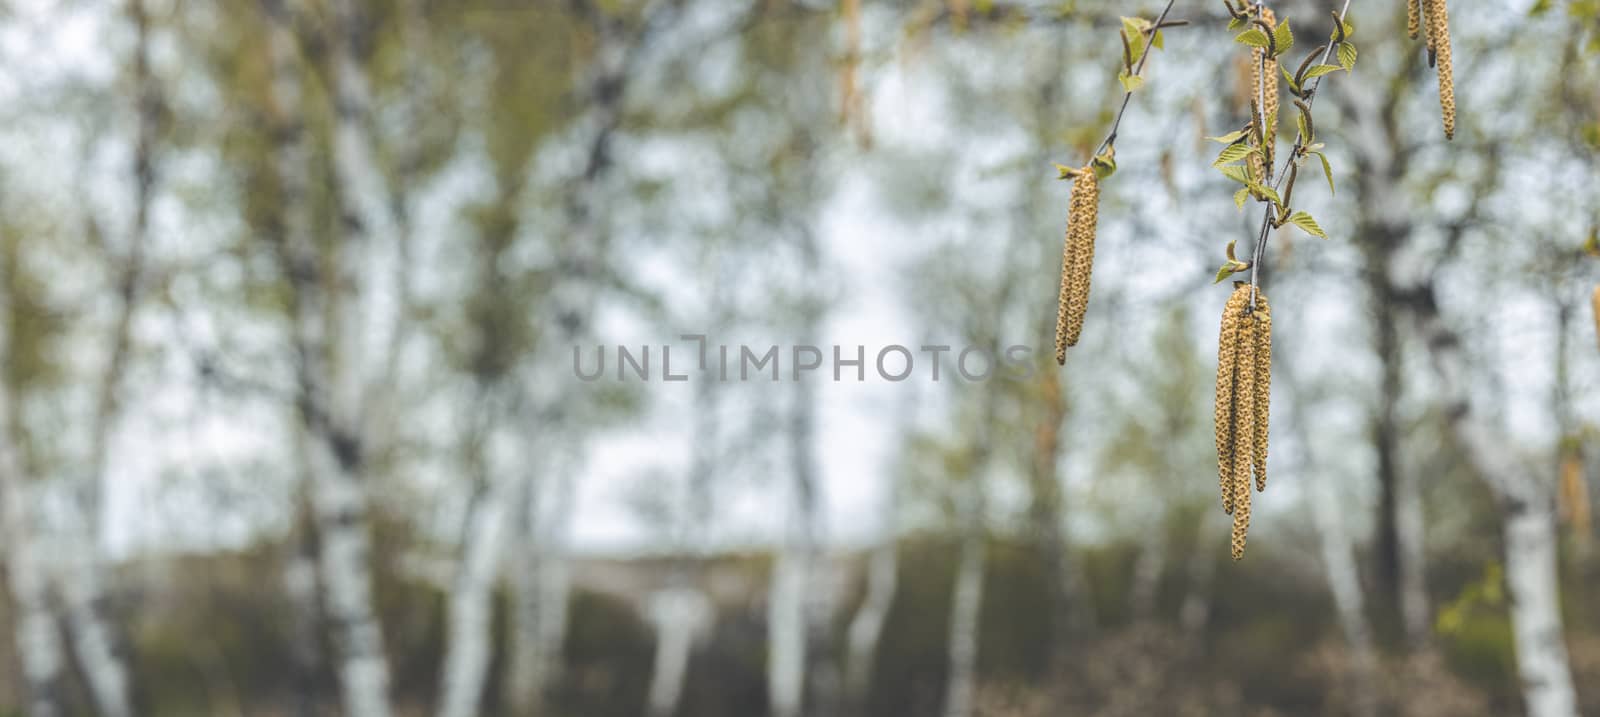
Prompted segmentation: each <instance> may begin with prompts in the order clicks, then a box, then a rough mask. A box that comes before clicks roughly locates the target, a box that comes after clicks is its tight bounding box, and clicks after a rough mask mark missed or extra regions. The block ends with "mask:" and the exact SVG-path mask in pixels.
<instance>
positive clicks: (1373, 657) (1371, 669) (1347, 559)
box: [1277, 360, 1380, 717]
mask: <svg viewBox="0 0 1600 717" xmlns="http://www.w3.org/2000/svg"><path fill="white" fill-rule="evenodd" d="M1287 363H1288V362H1287V361H1282V360H1280V361H1279V364H1280V368H1279V370H1278V372H1277V373H1278V375H1279V376H1280V377H1281V379H1280V381H1281V384H1280V385H1283V386H1285V388H1287V389H1288V390H1287V393H1288V394H1289V401H1288V411H1286V413H1287V414H1288V415H1287V418H1288V420H1287V421H1286V423H1287V424H1288V425H1289V429H1290V431H1291V433H1292V434H1293V437H1294V441H1293V443H1292V444H1291V445H1294V446H1295V447H1296V449H1297V452H1298V453H1299V455H1298V459H1299V460H1298V461H1296V463H1297V465H1299V466H1300V467H1301V468H1302V471H1303V472H1304V473H1306V474H1307V478H1309V479H1311V480H1312V481H1313V483H1312V486H1311V491H1310V492H1309V494H1308V495H1307V502H1308V503H1309V504H1310V506H1309V507H1310V509H1311V512H1312V517H1313V519H1314V520H1315V521H1316V526H1317V542H1318V544H1319V546H1320V547H1321V552H1322V569H1323V575H1324V576H1325V577H1326V578H1327V580H1328V592H1329V593H1330V594H1331V595H1332V596H1333V607H1334V610H1335V611H1336V612H1337V613H1338V616H1339V629H1340V631H1342V632H1343V633H1344V639H1345V643H1346V644H1347V645H1348V646H1349V648H1350V655H1351V663H1352V665H1351V666H1352V668H1353V670H1352V672H1353V674H1354V678H1353V680H1352V681H1351V683H1350V684H1348V685H1346V686H1345V687H1346V690H1345V691H1346V693H1348V694H1349V695H1350V698H1349V699H1350V703H1351V706H1352V712H1353V713H1354V714H1355V715H1357V717H1375V716H1376V715H1377V714H1378V695H1379V689H1380V684H1379V682H1378V671H1377V668H1378V655H1377V651H1376V648H1375V646H1374V643H1373V639H1372V638H1373V634H1372V625H1371V624H1370V623H1369V622H1368V621H1367V614H1366V604H1365V603H1366V600H1365V597H1364V595H1363V593H1362V590H1361V573H1360V571H1359V570H1358V569H1357V567H1356V548H1355V543H1354V541H1352V540H1351V539H1350V534H1349V532H1347V531H1346V530H1345V524H1344V522H1343V521H1344V516H1343V515H1341V514H1340V511H1339V496H1338V494H1337V491H1335V490H1334V489H1333V485H1332V484H1331V483H1330V480H1331V479H1332V478H1333V477H1334V476H1331V475H1327V474H1326V473H1325V472H1324V474H1323V475H1315V474H1316V473H1317V472H1318V471H1317V469H1316V466H1318V465H1321V464H1319V463H1318V462H1317V461H1316V460H1315V459H1314V455H1315V451H1314V450H1313V444H1312V441H1313V440H1314V434H1313V433H1312V432H1311V429H1310V427H1309V425H1308V424H1307V423H1306V418H1305V416H1306V409H1307V405H1306V404H1307V403H1309V402H1310V401H1311V400H1312V395H1311V392H1309V391H1307V390H1305V387H1304V385H1303V384H1302V383H1301V381H1300V379H1299V377H1298V376H1296V375H1295V372H1294V371H1293V366H1292V365H1285V364H1287ZM1280 445H1281V444H1280Z"/></svg>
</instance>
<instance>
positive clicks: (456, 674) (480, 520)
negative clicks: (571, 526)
mask: <svg viewBox="0 0 1600 717" xmlns="http://www.w3.org/2000/svg"><path fill="white" fill-rule="evenodd" d="M494 390H495V389H494V388H493V384H492V383H480V385H479V388H478V390H477V391H476V394H477V396H476V398H475V399H474V400H473V401H472V402H471V405H472V406H473V408H474V409H476V412H477V413H478V414H479V415H478V416H476V417H475V420H473V421H471V426H470V427H469V429H468V431H467V433H468V435H467V436H466V437H465V438H466V439H465V441H464V442H463V443H464V444H465V450H466V451H467V453H468V458H467V460H468V462H469V464H470V466H471V468H470V469H469V470H470V472H471V473H472V474H473V479H474V482H475V483H476V486H475V488H474V490H473V498H472V501H471V504H470V505H469V506H468V508H467V512H466V519H465V521H464V522H463V524H462V535H463V537H462V545H461V558H460V560H459V561H458V562H457V568H456V576H455V583H454V585H452V586H451V589H450V604H449V610H448V613H447V615H446V617H445V621H446V625H447V628H446V638H447V639H446V643H445V653H444V665H443V667H442V668H441V669H440V673H439V695H440V697H439V711H438V714H439V717H471V716H472V715H475V714H478V713H479V703H480V702H481V701H482V699H483V684H484V682H485V681H486V680H487V679H488V673H489V658H490V654H491V651H492V649H491V648H492V644H491V642H492V637H493V635H492V633H491V631H490V626H491V624H492V622H493V620H494V602H493V600H492V598H493V593H494V585H495V576H496V575H497V572H498V571H497V570H496V568H497V567H498V566H499V561H500V546H501V534H502V522H503V520H502V518H503V512H504V508H505V507H506V506H507V505H509V504H510V501H511V496H510V495H509V493H510V492H512V491H513V490H514V488H515V485H514V483H513V482H512V481H509V480H506V479H504V478H500V477H499V475H500V474H499V472H498V471H495V470H494V468H493V466H492V465H491V456H490V452H489V449H490V447H489V442H490V441H491V440H492V437H493V431H494V423H495V421H494V418H493V409H492V408H491V407H490V396H491V394H492V393H493V391H494Z"/></svg>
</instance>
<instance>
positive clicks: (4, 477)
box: [0, 287, 66, 717]
mask: <svg viewBox="0 0 1600 717" xmlns="http://www.w3.org/2000/svg"><path fill="white" fill-rule="evenodd" d="M10 290H11V289H10V287H0V316H9V315H10V312H9V302H10V299H11V296H10ZM8 331H9V327H6V326H4V325H0V356H6V355H9V348H10V341H9V339H10V336H9V334H8ZM10 389H11V386H10V385H9V384H8V381H7V380H5V379H3V378H0V511H3V513H0V517H3V519H4V521H5V523H4V531H3V533H0V535H3V536H4V541H3V543H4V544H3V546H0V547H3V549H4V551H5V559H6V578H7V582H8V584H9V585H8V586H9V588H10V593H11V610H12V616H13V617H12V621H13V623H14V625H15V627H14V629H13V633H12V640H13V644H14V645H15V647H16V650H17V657H18V658H19V660H20V662H21V663H22V682H23V686H24V690H25V693H24V694H23V695H22V699H23V702H22V704H20V705H18V706H19V707H21V708H22V709H23V711H24V713H25V714H27V715H29V717H57V716H58V715H61V714H63V712H62V706H61V702H60V698H61V695H60V688H61V678H62V674H63V672H64V670H65V666H66V659H65V655H64V648H63V645H62V643H61V633H60V632H59V631H58V630H57V629H56V618H55V614H54V611H53V610H52V608H51V603H52V600H51V599H50V581H49V575H48V573H47V572H46V570H45V567H44V563H43V562H42V560H41V558H40V556H39V555H38V548H37V545H38V541H37V537H36V534H35V528H34V526H33V522H32V519H31V516H32V513H33V511H32V510H31V509H30V506H28V505H26V504H24V500H26V497H25V496H26V491H25V490H24V486H25V484H26V478H25V475H24V467H23V465H22V456H21V455H20V453H19V452H18V449H17V446H16V444H15V441H16V438H17V433H16V431H15V421H16V414H17V405H16V403H15V402H14V401H13V399H12V396H11V391H10Z"/></svg>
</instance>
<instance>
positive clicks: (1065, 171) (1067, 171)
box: [1056, 164, 1083, 179]
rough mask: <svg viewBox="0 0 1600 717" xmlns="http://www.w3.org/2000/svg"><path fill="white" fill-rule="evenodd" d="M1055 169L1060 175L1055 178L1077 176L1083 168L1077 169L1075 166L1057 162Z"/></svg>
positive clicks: (1073, 177) (1072, 177)
mask: <svg viewBox="0 0 1600 717" xmlns="http://www.w3.org/2000/svg"><path fill="white" fill-rule="evenodd" d="M1056 171H1057V172H1060V173H1061V176H1059V177H1056V179H1075V178H1076V177H1077V176H1078V173H1079V172H1082V171H1083V170H1081V169H1078V168H1077V167H1068V166H1067V165H1065V164H1057V165H1056Z"/></svg>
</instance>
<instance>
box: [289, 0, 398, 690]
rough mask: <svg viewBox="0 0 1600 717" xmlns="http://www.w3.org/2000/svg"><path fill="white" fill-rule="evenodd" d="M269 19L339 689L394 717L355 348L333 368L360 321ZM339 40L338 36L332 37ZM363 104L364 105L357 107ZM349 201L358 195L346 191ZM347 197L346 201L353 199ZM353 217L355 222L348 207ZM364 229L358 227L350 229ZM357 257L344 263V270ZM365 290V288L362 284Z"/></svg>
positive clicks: (347, 107) (348, 118)
mask: <svg viewBox="0 0 1600 717" xmlns="http://www.w3.org/2000/svg"><path fill="white" fill-rule="evenodd" d="M263 5H264V7H265V10H266V14H267V19H268V28H267V29H268V34H269V38H268V39H269V48H270V51H271V53H272V67H273V72H272V74H273V78H272V85H271V88H272V95H273V99H274V101H275V103H276V104H277V109H278V126H277V132H275V135H276V138H277V139H276V144H277V147H276V152H275V154H276V156H277V171H278V181H279V182H280V186H281V196H282V201H283V208H282V211H283V236H282V237H280V241H279V250H280V257H281V260H282V265H283V268H284V274H285V276H286V277H287V279H288V281H289V284H290V289H291V291H290V302H291V304H292V311H293V317H292V323H293V343H294V347H295V353H296V359H297V360H296V367H295V368H296V374H297V382H298V384H299V385H298V391H297V401H298V404H299V405H298V408H299V413H300V416H301V420H302V422H303V424H304V426H305V430H306V433H307V435H308V437H309V439H310V440H309V441H308V449H309V450H308V456H307V464H308V467H309V471H308V473H309V476H310V482H311V491H310V492H311V503H312V508H313V511H314V513H315V517H316V522H317V528H318V534H319V536H320V537H321V539H322V544H321V548H322V553H321V558H322V562H321V566H320V569H321V576H320V577H321V588H322V590H323V595H322V600H323V603H324V610H325V611H326V614H327V616H328V619H329V621H330V623H331V624H332V625H333V626H334V630H335V634H334V638H335V640H334V641H335V644H336V645H337V650H338V656H337V661H336V664H337V666H338V673H339V685H340V692H341V695H342V701H343V704H344V713H345V714H346V715H347V716H348V717H387V715H388V714H389V697H388V693H389V668H388V660H387V657H386V656H385V654H384V639H383V630H382V627H381V625H380V624H379V621H378V616H377V610H376V608H375V607H374V603H373V596H372V573H371V566H370V565H369V560H370V557H371V547H370V542H369V541H370V537H369V536H368V534H367V530H368V517H367V510H368V505H367V504H368V499H367V495H366V492H365V488H364V486H363V485H362V481H361V465H362V464H361V460H362V455H361V451H362V444H361V436H360V435H359V427H360V425H361V422H360V417H359V414H358V407H359V405H360V400H359V396H360V390H359V388H358V385H359V383H360V376H361V373H360V367H359V365H358V361H359V355H353V354H352V353H351V349H352V348H353V346H352V343H353V342H352V341H348V340H347V341H346V342H343V346H341V347H340V348H341V349H343V350H341V351H339V352H338V353H337V357H338V362H337V364H335V365H330V363H332V361H331V358H332V357H331V355H330V354H333V353H334V352H333V351H332V346H331V345H330V338H329V333H330V332H329V328H328V326H327V318H326V317H328V316H330V315H333V314H334V313H335V312H334V311H331V310H336V311H337V315H338V316H340V317H341V319H342V324H343V325H342V326H341V327H340V331H341V333H342V334H344V335H349V334H359V333H360V331H359V327H360V323H359V322H358V321H356V319H357V318H358V312H356V311H355V310H354V309H353V308H352V307H351V304H354V303H355V302H353V301H342V302H341V301H339V300H338V299H336V298H335V297H333V296H330V295H328V294H327V293H326V292H324V290H323V287H324V286H329V285H332V284H333V282H331V281H328V280H326V278H325V277H327V275H328V269H327V267H325V266H324V265H323V262H322V261H321V257H320V256H319V252H318V248H317V246H316V244H315V241H314V239H313V236H312V223H311V216H310V207H309V204H308V201H309V195H308V191H309V188H310V176H309V172H310V163H309V160H310V157H309V154H308V152H307V147H306V141H305V125H304V121H303V115H302V109H301V83H300V77H301V73H302V72H303V70H302V66H301V63H300V62H299V60H298V58H297V57H296V45H295V38H294V35H293V30H292V23H291V20H290V16H289V9H288V7H287V6H286V4H285V0H263ZM335 9H336V12H337V13H338V16H339V18H338V19H339V24H338V26H339V28H340V30H342V31H351V30H352V23H353V21H352V20H351V19H350V18H349V17H348V15H349V13H350V12H351V8H350V7H349V3H348V1H342V2H340V3H338V5H337V6H336V8H335ZM340 34H342V32H336V33H335V36H336V37H337V36H338V35H340ZM349 52H350V51H349V50H348V49H341V50H340V51H339V52H337V53H336V55H337V57H338V60H337V62H338V65H339V67H340V68H342V69H341V70H340V71H339V72H338V73H337V75H338V77H339V78H340V80H341V82H340V89H339V94H340V98H339V99H338V101H336V105H337V106H338V107H339V108H340V117H339V124H340V125H341V127H340V130H339V131H338V132H337V134H338V135H339V138H340V139H339V140H338V142H336V144H339V143H348V142H349V141H350V135H351V131H350V129H349V128H348V127H344V126H343V125H346V124H349V123H351V122H353V121H355V120H354V119H353V117H352V114H354V113H357V112H358V110H356V109H353V107H354V105H352V104H351V102H352V100H351V99H350V98H349V97H346V96H345V95H346V94H347V92H348V83H347V82H345V80H346V79H347V78H346V76H347V75H349V74H350V73H351V68H349V67H348V65H349V64H350V63H351V62H352V61H353V59H352V58H350V57H349V56H348V54H349ZM359 104H360V103H359V102H357V103H356V105H359ZM346 188H347V190H348V191H353V190H354V187H353V185H349V184H346ZM348 191H347V192H343V193H341V197H342V198H343V197H346V196H347V194H348ZM344 212H345V214H346V215H347V216H351V215H353V212H351V210H350V208H349V206H348V205H346V206H345V207H344ZM346 225H347V226H357V227H359V221H354V222H346ZM353 233H355V234H357V236H352V237H347V241H345V242H344V243H345V244H346V245H352V246H362V245H364V244H365V242H364V241H362V237H361V236H359V235H360V234H361V230H360V229H359V228H356V229H354V230H353ZM354 258H355V257H351V256H349V255H346V257H345V262H344V264H345V269H346V271H350V270H351V267H350V263H351V261H352V260H353V259H354ZM358 285H359V284H358Z"/></svg>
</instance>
